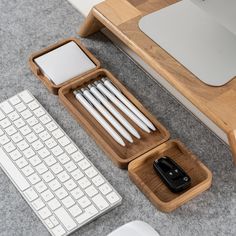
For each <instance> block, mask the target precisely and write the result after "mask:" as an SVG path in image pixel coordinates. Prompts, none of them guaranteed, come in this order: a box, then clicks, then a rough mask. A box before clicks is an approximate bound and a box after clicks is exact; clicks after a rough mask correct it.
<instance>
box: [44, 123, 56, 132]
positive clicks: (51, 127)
mask: <svg viewBox="0 0 236 236" xmlns="http://www.w3.org/2000/svg"><path fill="white" fill-rule="evenodd" d="M46 127H47V129H48V130H49V131H50V132H52V131H53V130H55V129H56V128H57V125H56V123H55V122H53V121H52V122H50V123H49V124H47V125H46Z"/></svg>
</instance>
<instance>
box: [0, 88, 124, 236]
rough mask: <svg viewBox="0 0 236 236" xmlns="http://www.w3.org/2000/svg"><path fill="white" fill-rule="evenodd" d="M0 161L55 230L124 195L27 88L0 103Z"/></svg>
mask: <svg viewBox="0 0 236 236" xmlns="http://www.w3.org/2000/svg"><path fill="white" fill-rule="evenodd" d="M0 165H1V167H2V169H3V170H4V172H5V173H6V174H7V175H8V177H9V178H10V179H11V181H12V182H13V183H14V185H15V186H16V188H17V189H18V190H19V192H20V193H21V194H22V196H23V197H24V199H25V200H26V201H27V202H28V204H29V205H30V206H31V208H32V209H33V210H34V212H35V213H36V215H37V216H38V217H39V218H40V220H41V221H42V222H43V224H44V225H45V226H46V227H47V229H48V230H49V232H50V233H51V234H52V235H55V236H62V235H68V234H70V233H71V232H73V231H75V230H76V229H78V228H80V227H81V226H83V225H84V224H86V223H88V222H90V221H92V220H93V219H94V218H97V217H98V216H100V215H102V214H104V213H105V212H107V211H108V210H111V209H112V208H114V207H115V206H117V205H119V204H120V203H121V200H122V199H121V197H120V195H119V194H118V193H117V192H116V191H115V190H114V189H113V187H112V186H111V185H110V184H109V183H108V182H107V181H106V179H105V178H104V177H103V176H102V175H101V173H99V171H98V170H97V169H96V168H95V167H94V165H93V164H92V163H91V162H90V161H89V160H88V159H87V158H86V156H85V155H84V154H83V153H82V152H81V151H80V150H79V148H78V147H77V146H76V145H75V144H74V143H73V141H72V140H71V139H70V138H69V137H68V136H67V135H66V134H65V132H64V131H63V130H62V129H61V128H60V126H59V125H58V124H57V123H56V122H55V121H54V120H53V118H52V117H51V116H50V115H49V114H48V113H47V112H46V110H45V109H44V108H43V107H42V106H41V105H40V103H39V102H38V101H37V100H36V99H35V98H34V97H33V96H32V94H31V93H30V92H28V91H23V92H22V93H20V94H18V95H16V96H14V97H12V98H10V99H8V100H7V101H5V102H3V103H1V104H0Z"/></svg>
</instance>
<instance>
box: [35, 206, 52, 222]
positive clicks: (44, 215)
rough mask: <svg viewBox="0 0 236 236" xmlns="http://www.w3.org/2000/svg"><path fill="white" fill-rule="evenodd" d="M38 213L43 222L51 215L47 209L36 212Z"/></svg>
mask: <svg viewBox="0 0 236 236" xmlns="http://www.w3.org/2000/svg"><path fill="white" fill-rule="evenodd" d="M38 213H39V215H40V216H41V218H42V219H43V220H44V219H47V218H48V217H49V216H50V215H51V212H50V210H49V209H48V208H47V207H44V208H42V209H41V210H39V211H38Z"/></svg>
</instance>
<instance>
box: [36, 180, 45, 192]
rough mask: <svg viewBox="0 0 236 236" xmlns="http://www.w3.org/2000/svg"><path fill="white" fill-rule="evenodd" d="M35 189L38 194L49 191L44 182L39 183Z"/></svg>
mask: <svg viewBox="0 0 236 236" xmlns="http://www.w3.org/2000/svg"><path fill="white" fill-rule="evenodd" d="M34 187H35V189H36V190H37V192H38V193H42V192H43V191H45V190H46V189H47V186H46V185H45V184H44V182H43V181H41V182H39V183H37V184H36V185H35V186H34Z"/></svg>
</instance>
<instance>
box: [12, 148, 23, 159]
mask: <svg viewBox="0 0 236 236" xmlns="http://www.w3.org/2000/svg"><path fill="white" fill-rule="evenodd" d="M10 156H11V159H12V160H13V161H16V160H17V159H19V158H20V157H22V155H21V154H20V152H19V151H18V150H17V149H16V150H14V151H13V152H11V153H10Z"/></svg>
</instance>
